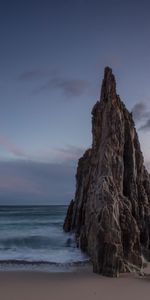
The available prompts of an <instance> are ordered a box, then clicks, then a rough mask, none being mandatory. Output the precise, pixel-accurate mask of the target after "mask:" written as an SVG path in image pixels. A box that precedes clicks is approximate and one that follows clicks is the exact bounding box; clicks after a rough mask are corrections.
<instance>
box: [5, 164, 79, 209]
mask: <svg viewBox="0 0 150 300" xmlns="http://www.w3.org/2000/svg"><path fill="white" fill-rule="evenodd" d="M74 181H75V166H70V165H68V164H67V163H64V164H58V163H53V164H52V163H39V162H33V161H28V162H27V161H24V160H20V161H11V162H10V161H9V162H8V161H7V162H0V204H67V203H68V202H69V201H70V198H71V197H72V196H73V194H74V186H75V182H74Z"/></svg>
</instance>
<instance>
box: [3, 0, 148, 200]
mask: <svg viewBox="0 0 150 300" xmlns="http://www.w3.org/2000/svg"><path fill="white" fill-rule="evenodd" d="M149 11H150V2H149V0H143V1H141V0H140V1H138V0H132V1H128V0H127V1H123V0H105V1H101V0H76V1H73V0H52V1H51V0H41V1H39V0H36V1H34V0H24V1H23V0H18V1H17V0H13V1H11V0H9V1H8V0H2V1H0V37H1V41H0V204H30V203H31V204H36V203H37V204H55V203H56V204H58V203H59V204H63V203H68V202H69V200H70V199H71V197H73V192H74V188H75V181H74V176H75V168H76V163H77V159H78V158H79V157H80V156H81V154H82V153H83V152H84V149H85V148H87V147H89V146H90V144H91V109H92V107H93V105H94V104H95V102H96V101H97V99H98V98H99V94H100V85H101V80H102V77H103V69H104V66H106V65H109V66H111V67H112V68H113V71H114V73H115V75H116V79H117V90H118V93H119V94H120V96H121V98H122V100H123V101H124V102H125V104H126V106H127V107H128V109H129V110H133V112H134V117H135V121H136V126H137V129H138V133H139V137H140V141H141V146H142V150H143V152H144V157H145V162H146V163H147V164H149V162H150V151H149V150H150V114H149V112H150V39H149V33H150V18H149Z"/></svg>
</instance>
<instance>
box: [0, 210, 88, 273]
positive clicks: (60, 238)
mask: <svg viewBox="0 0 150 300" xmlns="http://www.w3.org/2000/svg"><path fill="white" fill-rule="evenodd" d="M66 210H67V207H66V206H1V207H0V270H14V269H15V270H18V269H19V270H20V269H21V270H38V271H50V272H57V271H58V272H60V271H71V269H72V268H73V267H74V266H75V265H77V264H83V263H85V262H87V261H88V257H87V256H86V255H85V254H84V253H82V252H81V251H80V249H79V248H77V247H76V243H75V239H74V235H73V234H69V233H65V232H64V231H63V222H64V218H65V215H66Z"/></svg>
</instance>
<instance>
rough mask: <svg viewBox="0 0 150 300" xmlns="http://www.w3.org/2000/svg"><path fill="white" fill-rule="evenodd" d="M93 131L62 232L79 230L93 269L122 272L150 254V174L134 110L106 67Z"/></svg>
mask: <svg viewBox="0 0 150 300" xmlns="http://www.w3.org/2000/svg"><path fill="white" fill-rule="evenodd" d="M92 135H93V141H92V147H91V149H88V150H87V151H86V152H85V154H84V155H83V157H82V158H80V159H79V163H78V168H77V174H76V193H75V199H74V200H72V201H71V203H70V206H69V208H68V212H67V216H66V219H65V222H64V230H65V231H66V232H68V231H73V232H74V233H75V235H76V240H77V244H78V246H79V247H80V248H81V249H82V250H83V251H86V252H87V253H88V254H89V255H90V257H91V260H92V263H93V270H94V272H96V273H100V274H103V275H106V276H118V274H119V273H120V272H126V271H127V270H129V269H130V267H131V266H132V267H138V268H140V267H141V266H142V255H143V254H144V255H145V256H146V257H147V259H149V256H150V254H149V253H150V177H149V174H148V172H147V171H146V169H145V166H144V163H143V155H142V152H141V149H140V144H139V140H138V136H137V133H136V129H135V126H134V121H133V119H132V114H131V113H129V111H128V110H127V109H126V107H125V105H124V104H123V102H122V101H121V100H120V98H119V96H118V95H117V93H116V81H115V77H114V75H113V73H112V70H111V69H110V68H108V67H106V68H105V72H104V79H103V83H102V89H101V96H100V101H98V102H97V103H96V104H95V106H94V107H93V110H92Z"/></svg>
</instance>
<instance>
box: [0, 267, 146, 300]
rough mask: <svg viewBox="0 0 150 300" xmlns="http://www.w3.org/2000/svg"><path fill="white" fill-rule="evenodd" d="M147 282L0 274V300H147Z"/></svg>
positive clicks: (131, 276) (125, 277)
mask: <svg viewBox="0 0 150 300" xmlns="http://www.w3.org/2000/svg"><path fill="white" fill-rule="evenodd" d="M149 298H150V279H149V278H148V276H146V277H141V278H140V277H138V276H137V275H134V274H125V275H121V276H120V278H106V277H102V276H99V275H97V274H93V273H92V272H91V270H89V271H87V270H86V271H81V272H73V273H41V272H18V271H17V272H0V300H84V299H86V300H92V299H93V300H109V299H110V300H127V299H128V300H130V299H132V300H141V299H142V300H148V299H149Z"/></svg>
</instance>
